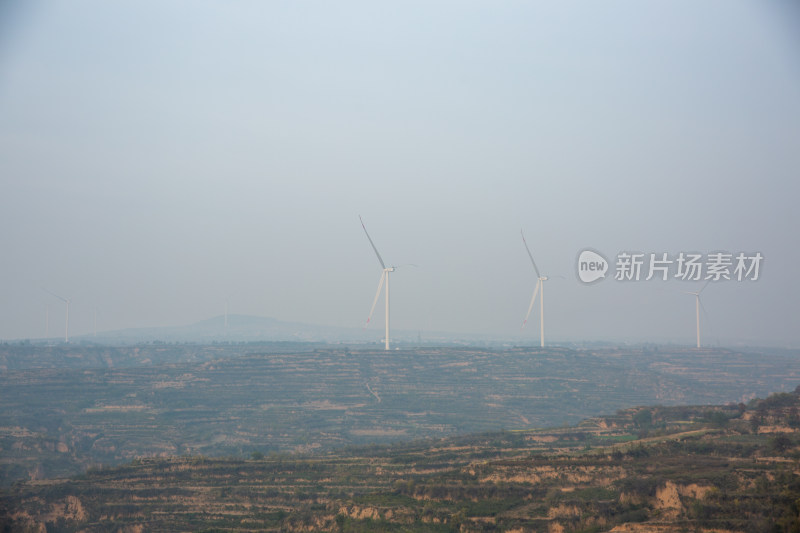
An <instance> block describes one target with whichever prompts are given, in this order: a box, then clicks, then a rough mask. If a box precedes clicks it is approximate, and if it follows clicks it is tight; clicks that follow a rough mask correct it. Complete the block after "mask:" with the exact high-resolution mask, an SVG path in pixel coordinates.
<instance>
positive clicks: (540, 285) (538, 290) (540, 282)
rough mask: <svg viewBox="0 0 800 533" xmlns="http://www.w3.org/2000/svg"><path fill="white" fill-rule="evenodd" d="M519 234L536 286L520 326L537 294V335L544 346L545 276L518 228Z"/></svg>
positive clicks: (526, 321) (527, 315)
mask: <svg viewBox="0 0 800 533" xmlns="http://www.w3.org/2000/svg"><path fill="white" fill-rule="evenodd" d="M519 232H520V234H521V235H522V244H524V245H525V250H527V252H528V257H530V258H531V264H532V265H533V270H534V272H536V287H535V288H534V289H533V297H532V298H531V304H530V305H529V306H528V314H526V315H525V320H524V321H523V322H522V327H523V328H524V327H525V324H527V323H528V317H529V316H531V310H532V309H533V304H534V302H535V301H536V295H537V294H538V295H539V337H540V345H541V347H542V348H544V282H545V281H547V279H548V278H547V276H542V275H541V273H539V268H538V267H537V266H536V261H534V260H533V254H532V253H531V249H530V248H528V243H527V241H526V240H525V234H524V233H523V232H522V230H519Z"/></svg>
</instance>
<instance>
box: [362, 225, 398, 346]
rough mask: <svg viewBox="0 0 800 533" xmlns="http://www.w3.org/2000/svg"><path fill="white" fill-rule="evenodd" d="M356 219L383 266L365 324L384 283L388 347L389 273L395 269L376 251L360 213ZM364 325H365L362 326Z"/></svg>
mask: <svg viewBox="0 0 800 533" xmlns="http://www.w3.org/2000/svg"><path fill="white" fill-rule="evenodd" d="M358 219H359V220H360V221H361V227H362V228H364V233H366V235H367V239H368V240H369V243H370V244H371V245H372V249H373V250H374V251H375V255H376V256H378V262H379V263H380V264H381V268H383V273H382V274H381V279H380V282H379V283H378V290H377V291H376V292H375V299H374V300H373V301H372V309H370V311H369V317H368V318H367V324H369V321H370V320H371V319H372V313H373V312H374V311H375V305H376V304H377V303H378V298H380V296H381V288H382V287H383V285H384V283H386V295H385V298H384V299H385V300H386V334H385V338H384V342H385V347H386V349H387V350H388V349H389V273H390V272H394V271H395V267H387V266H386V263H384V262H383V258H382V257H381V254H380V253H379V252H378V249H377V248H376V247H375V243H374V242H372V238H371V237H370V236H369V232H368V231H367V227H366V226H365V225H364V220H363V219H362V218H361V215H359V216H358ZM364 327H366V325H365V326H364Z"/></svg>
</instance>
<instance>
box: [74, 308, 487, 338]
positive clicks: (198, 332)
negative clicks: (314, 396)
mask: <svg viewBox="0 0 800 533" xmlns="http://www.w3.org/2000/svg"><path fill="white" fill-rule="evenodd" d="M420 339H421V337H420V333H419V332H417V331H404V330H393V331H392V341H393V342H394V343H397V344H404V345H417V344H418V343H419V342H420ZM456 339H467V340H471V341H476V342H483V341H486V340H487V338H486V337H484V336H481V335H453V334H447V333H442V332H426V334H425V341H426V343H427V344H430V343H435V344H450V343H453V342H457V340H456ZM73 341H74V342H89V343H94V344H137V343H143V342H153V341H161V342H191V343H198V344H202V343H211V342H328V343H357V344H371V343H374V344H378V343H381V342H383V329H382V328H381V327H369V328H355V327H354V328H342V327H335V326H320V325H315V324H306V323H303V322H286V321H283V320H278V319H275V318H269V317H260V316H252V315H228V319H227V325H226V323H225V316H224V315H220V316H216V317H213V318H209V319H207V320H201V321H200V322H195V323H194V324H188V325H185V326H173V327H152V328H129V329H121V330H114V331H105V332H99V333H98V334H97V336H96V337H95V336H91V335H83V336H79V337H76V338H74V339H73Z"/></svg>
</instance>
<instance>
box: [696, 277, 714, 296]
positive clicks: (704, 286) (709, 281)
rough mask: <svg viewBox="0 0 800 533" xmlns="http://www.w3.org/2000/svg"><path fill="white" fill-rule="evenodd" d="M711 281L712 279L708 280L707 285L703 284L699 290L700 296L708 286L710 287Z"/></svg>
mask: <svg viewBox="0 0 800 533" xmlns="http://www.w3.org/2000/svg"><path fill="white" fill-rule="evenodd" d="M709 283H711V280H708V281H706V283H705V285H703V288H702V289H700V290H699V291H697V295H698V296H700V293H701V292H703V291H704V290H705V289H706V287H708V284H709Z"/></svg>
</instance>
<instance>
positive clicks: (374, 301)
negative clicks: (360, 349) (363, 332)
mask: <svg viewBox="0 0 800 533" xmlns="http://www.w3.org/2000/svg"><path fill="white" fill-rule="evenodd" d="M385 279H386V271H385V270H384V271H383V274H381V281H380V282H379V283H378V290H377V291H375V299H374V300H372V309H370V310H369V316H368V317H367V323H366V324H364V327H365V328H366V327H367V326H368V325H369V321H370V320H372V313H374V312H375V305H376V304H377V303H378V298H380V297H381V289H382V288H383V281H384V280H385Z"/></svg>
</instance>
